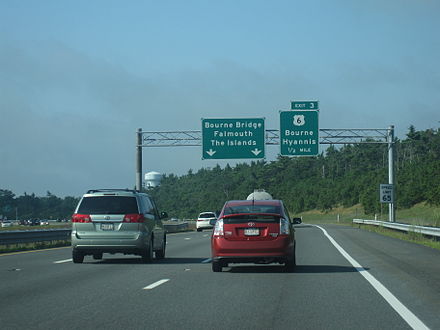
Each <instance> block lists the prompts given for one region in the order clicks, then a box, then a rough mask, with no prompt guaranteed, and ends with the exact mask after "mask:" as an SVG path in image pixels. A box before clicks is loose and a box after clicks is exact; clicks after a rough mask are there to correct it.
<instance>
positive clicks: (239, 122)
mask: <svg viewBox="0 0 440 330" xmlns="http://www.w3.org/2000/svg"><path fill="white" fill-rule="evenodd" d="M264 135H265V128H264V118H223V119H222V118H208V119H206V118H203V119H202V159H259V158H264V157H265V148H264V146H265V136H264Z"/></svg>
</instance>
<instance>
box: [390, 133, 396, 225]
mask: <svg viewBox="0 0 440 330" xmlns="http://www.w3.org/2000/svg"><path fill="white" fill-rule="evenodd" d="M388 183H389V184H391V185H393V202H392V203H389V204H388V210H389V222H396V212H395V210H396V208H395V207H394V203H395V199H396V188H395V185H394V126H393V125H391V126H390V127H389V128H388Z"/></svg>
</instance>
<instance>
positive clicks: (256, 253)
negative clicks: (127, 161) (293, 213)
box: [211, 200, 301, 272]
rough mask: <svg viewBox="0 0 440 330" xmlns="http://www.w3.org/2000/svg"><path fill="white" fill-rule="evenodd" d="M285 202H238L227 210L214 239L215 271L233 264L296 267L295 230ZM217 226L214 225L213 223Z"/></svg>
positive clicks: (212, 246)
mask: <svg viewBox="0 0 440 330" xmlns="http://www.w3.org/2000/svg"><path fill="white" fill-rule="evenodd" d="M298 223H301V219H300V218H294V219H293V220H291V219H290V217H289V214H288V212H287V210H286V209H285V207H284V204H283V202H282V201H281V200H236V201H228V202H226V203H225V205H224V206H223V209H222V211H221V213H220V216H219V218H218V220H217V221H216V223H215V227H214V230H213V233H212V236H211V252H212V270H213V271H214V272H221V271H222V268H223V267H227V266H228V265H229V263H257V264H269V263H280V264H284V267H285V270H286V271H288V272H291V271H293V270H294V268H295V265H296V258H295V252H296V251H295V250H296V244H295V229H294V228H293V226H292V225H293V224H298ZM212 224H214V222H212Z"/></svg>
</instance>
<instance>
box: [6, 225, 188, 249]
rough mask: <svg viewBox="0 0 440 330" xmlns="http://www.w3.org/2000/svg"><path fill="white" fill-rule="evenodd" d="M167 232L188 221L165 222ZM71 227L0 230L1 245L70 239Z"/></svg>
mask: <svg viewBox="0 0 440 330" xmlns="http://www.w3.org/2000/svg"><path fill="white" fill-rule="evenodd" d="M164 227H165V230H166V232H167V233H177V232H181V231H185V230H188V222H176V223H165V224H164ZM71 232H72V230H71V229H45V230H41V229H38V230H11V231H7V230H5V231H1V232H0V245H9V244H21V243H36V242H48V241H68V240H70V233H71Z"/></svg>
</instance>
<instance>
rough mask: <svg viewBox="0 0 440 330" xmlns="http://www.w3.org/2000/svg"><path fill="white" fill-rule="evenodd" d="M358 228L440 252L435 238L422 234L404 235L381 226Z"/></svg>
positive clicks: (411, 233)
mask: <svg viewBox="0 0 440 330" xmlns="http://www.w3.org/2000/svg"><path fill="white" fill-rule="evenodd" d="M353 226H357V224H353ZM359 228H360V229H364V230H367V231H369V232H374V233H378V234H381V235H384V236H388V237H392V238H397V239H400V240H404V241H408V242H412V243H416V244H421V245H424V246H428V247H430V248H433V249H437V250H440V241H439V240H437V239H436V238H435V237H434V238H429V237H427V236H425V235H423V234H420V233H415V232H413V231H409V232H408V233H406V232H401V231H397V230H393V229H389V228H385V227H382V226H366V225H359Z"/></svg>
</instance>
